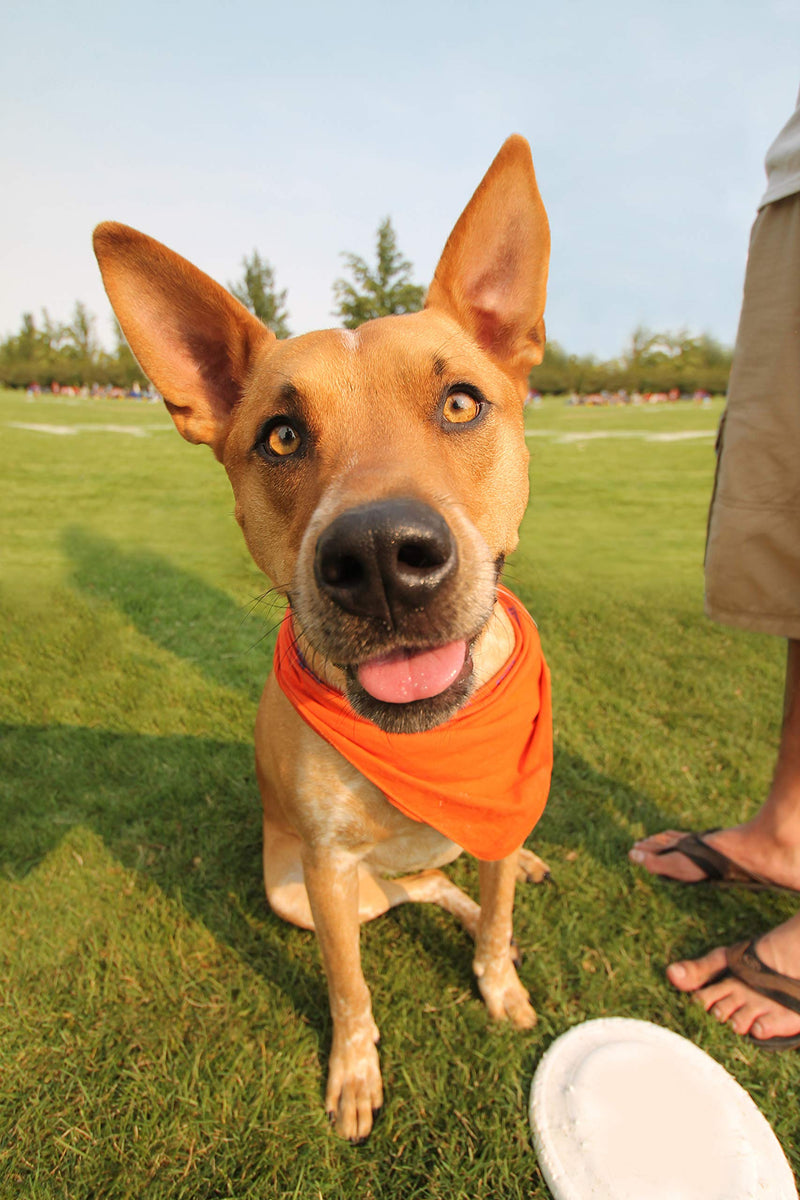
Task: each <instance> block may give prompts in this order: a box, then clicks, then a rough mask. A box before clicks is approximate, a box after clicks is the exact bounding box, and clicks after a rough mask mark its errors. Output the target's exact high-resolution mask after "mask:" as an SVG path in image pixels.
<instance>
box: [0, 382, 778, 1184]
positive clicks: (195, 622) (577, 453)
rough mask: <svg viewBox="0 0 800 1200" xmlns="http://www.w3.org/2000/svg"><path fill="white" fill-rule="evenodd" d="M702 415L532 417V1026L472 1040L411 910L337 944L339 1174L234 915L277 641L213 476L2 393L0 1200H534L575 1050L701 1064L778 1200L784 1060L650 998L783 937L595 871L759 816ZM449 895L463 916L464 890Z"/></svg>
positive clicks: (137, 430)
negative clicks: (671, 968) (263, 693)
mask: <svg viewBox="0 0 800 1200" xmlns="http://www.w3.org/2000/svg"><path fill="white" fill-rule="evenodd" d="M719 411H720V406H719V404H718V403H715V404H714V405H712V406H711V407H708V408H702V407H696V406H694V405H689V404H684V403H681V404H679V405H676V406H673V407H670V408H669V409H664V408H658V409H649V408H647V409H625V410H616V409H614V410H612V409H600V410H586V409H567V408H564V407H563V406H562V405H561V404H559V403H558V402H555V401H545V402H544V403H543V404H542V405H541V406H540V407H538V408H536V409H532V410H531V411H530V412H529V415H528V425H529V428H530V430H531V437H530V445H531V450H532V462H531V472H532V480H533V488H534V491H533V498H532V502H531V505H530V509H529V512H528V515H527V517H526V520H525V524H524V529H523V537H522V545H521V549H520V551H519V553H518V554H517V555H516V556H515V558H514V560H513V561H512V562H511V563H510V564H509V568H508V572H507V580H508V582H509V584H510V585H511V586H512V587H513V588H515V589H516V590H517V591H518V592H519V594H520V595H521V597H522V598H523V599H524V600H525V602H526V603H527V604H528V606H529V607H530V609H531V611H532V612H533V613H534V615H535V616H536V618H537V620H538V622H539V627H540V631H541V635H542V641H543V644H544V647H545V651H546V653H547V655H548V658H549V660H550V665H551V668H552V672H553V680H554V704H555V723H556V762H555V774H554V782H553V789H552V793H551V799H550V803H549V806H548V809H547V811H546V813H545V816H544V818H543V819H542V821H541V823H540V825H539V827H538V828H537V830H536V833H535V837H534V839H533V842H532V844H533V845H534V846H535V848H536V850H537V851H538V852H539V853H540V854H542V855H543V856H544V857H545V858H546V859H547V860H548V861H549V862H550V865H551V867H552V872H553V882H552V883H551V884H549V885H544V886H542V887H538V888H536V887H528V888H525V889H520V891H519V893H518V902H517V909H516V934H517V939H518V941H519V943H520V945H521V947H522V948H523V950H524V953H525V960H524V963H523V966H522V969H521V976H522V979H523V982H524V983H525V985H526V986H527V987H528V988H529V989H530V991H531V995H532V999H533V1003H534V1005H535V1007H536V1008H537V1010H538V1012H539V1017H540V1020H539V1025H538V1027H537V1028H536V1029H535V1030H534V1031H533V1032H532V1033H531V1034H528V1035H519V1034H516V1033H513V1032H511V1031H510V1030H507V1029H504V1028H493V1027H490V1026H489V1024H488V1021H487V1019H486V1016H485V1013H484V1009H483V1007H482V1004H481V1002H480V1000H479V998H478V995H477V991H476V988H475V986H474V984H473V982H472V978H471V969H470V963H471V948H470V944H469V941H468V939H467V937H466V935H465V934H464V933H463V932H462V931H461V929H460V928H459V927H457V926H456V924H455V923H454V922H453V921H452V920H451V919H450V918H448V917H447V916H445V915H444V914H443V913H441V912H440V911H439V910H434V909H431V910H428V909H426V908H423V907H412V906H406V907H405V908H402V909H399V910H398V911H396V912H394V913H392V914H390V915H388V916H386V917H384V918H382V919H381V920H380V921H378V922H376V923H374V924H372V925H371V926H369V927H367V928H366V929H365V930H364V932H363V935H362V946H363V955H364V965H365V972H366V975H367V978H368V980H369V981H370V983H371V985H372V991H373V1002H374V1009H375V1015H376V1018H377V1021H378V1024H379V1026H380V1028H381V1031H382V1045H381V1057H382V1064H383V1072H384V1081H385V1084H386V1090H387V1102H386V1106H385V1108H384V1111H383V1113H382V1115H381V1117H380V1119H379V1121H378V1123H377V1126H376V1129H375V1131H374V1133H373V1135H372V1137H371V1138H370V1139H369V1141H368V1142H367V1143H366V1144H365V1145H363V1146H359V1147H351V1146H349V1145H347V1144H342V1143H340V1142H339V1141H338V1140H337V1139H336V1138H335V1137H334V1135H333V1134H332V1133H331V1131H330V1129H329V1128H328V1125H327V1122H326V1120H325V1117H324V1113H323V1106H322V1092H323V1087H324V1077H325V1071H326V1067H327V1055H328V1051H329V1045H330V1022H329V1017H328V1011H327V1003H326V991H325V986H324V981H323V977H322V970H321V965H320V960H319V955H318V952H317V948H316V944H315V941H314V938H313V937H312V936H311V935H309V934H306V933H303V932H302V931H300V930H298V929H294V928H292V927H289V926H287V925H284V924H282V923H281V922H280V921H279V920H278V919H277V918H275V917H274V916H273V915H272V914H271V913H270V912H269V910H268V908H267V905H266V902H265V900H264V897H263V891H262V884H261V865H260V814H259V804H258V798H257V792H256V785H255V779H254V772H253V763H252V750H251V744H252V725H253V720H254V714H255V706H256V703H257V699H258V695H259V693H260V689H261V685H262V683H263V680H264V677H265V676H266V673H267V671H268V668H269V663H270V655H271V648H272V644H273V634H274V630H275V626H276V620H277V617H278V615H279V613H278V612H276V611H275V610H274V609H273V608H272V607H271V606H270V604H269V602H261V603H259V602H257V597H259V596H260V595H261V594H262V593H263V591H264V589H265V586H266V585H265V584H264V582H263V580H262V577H261V576H259V574H258V573H257V571H256V569H255V567H254V566H253V565H252V564H251V562H250V559H249V557H248V555H247V552H246V550H245V547H244V544H243V541H242V539H241V537H240V534H239V531H238V529H237V527H236V523H235V521H234V519H233V513H232V508H233V506H232V502H231V497H230V493H229V489H228V484H227V481H226V479H225V477H224V474H223V472H222V471H221V470H220V469H219V467H217V466H216V464H215V463H214V461H213V459H212V457H211V455H210V453H209V452H208V451H207V450H205V449H202V448H201V449H194V448H189V447H187V446H186V445H185V443H183V442H182V441H181V439H180V438H179V437H178V436H177V434H176V433H175V432H174V430H173V429H172V426H171V423H170V421H169V419H168V417H167V415H166V413H165V412H164V411H163V410H162V409H161V408H159V407H156V406H151V405H142V404H135V403H133V402H125V401H101V400H98V401H89V400H86V401H81V400H71V401H64V400H61V401H59V400H57V399H55V398H53V399H49V398H48V399H38V400H36V401H35V402H28V401H26V400H25V398H24V396H20V395H19V394H16V395H12V394H11V393H0V437H1V438H2V447H3V449H2V456H3V489H2V494H1V495H0V506H2V524H1V528H2V538H1V539H0V556H2V557H1V558H0V580H1V581H2V584H1V585H0V586H1V588H2V590H1V591H0V655H1V670H2V677H1V682H0V706H1V711H0V721H1V722H2V724H1V725H0V868H1V870H2V874H1V875H0V913H1V914H2V917H0V1022H1V1023H2V1029H0V1080H2V1085H1V1086H0V1198H2V1200H5V1198H6V1197H14V1198H17V1197H20V1198H30V1200H49V1198H50V1197H54V1198H55V1197H64V1198H67V1197H68V1198H69V1200H89V1198H92V1200H95V1198H101V1197H102V1198H105V1197H115V1198H116V1197H131V1198H136V1200H140V1198H141V1197H147V1198H148V1200H162V1198H167V1197H169V1198H173V1197H175V1198H178V1197H180V1198H187V1200H188V1198H192V1200H194V1198H198V1200H199V1198H201V1197H202V1198H210V1197H223V1196H233V1197H237V1198H239V1200H244V1198H255V1197H260V1198H263V1197H281V1198H283V1197H286V1198H288V1197H300V1198H302V1200H305V1198H309V1200H315V1198H316V1197H325V1198H326V1200H328V1198H330V1197H337V1198H338V1197H346V1198H350V1197H353V1198H358V1200H370V1198H378V1197H380V1198H384V1197H390V1196H391V1197H399V1198H402V1200H411V1198H423V1197H425V1198H429V1197H436V1198H439V1197H441V1198H446V1200H450V1198H454V1200H457V1198H462V1197H463V1198H467V1197H469V1198H470V1200H475V1198H479V1197H485V1198H489V1197H492V1198H496V1197H503V1198H505V1197H523V1196H524V1197H545V1196H546V1195H547V1191H546V1188H545V1185H544V1183H543V1182H542V1180H541V1177H540V1175H539V1172H538V1168H537V1165H536V1160H535V1156H534V1154H533V1150H532V1147H531V1140H530V1134H529V1129H528V1125H527V1115H526V1108H527V1094H528V1089H529V1086H530V1081H531V1078H532V1075H533V1072H534V1070H535V1067H536V1065H537V1063H538V1061H539V1059H540V1058H541V1055H542V1054H543V1052H544V1051H545V1049H546V1048H547V1047H548V1046H549V1045H550V1043H551V1042H552V1040H553V1038H554V1037H556V1036H557V1035H558V1034H560V1033H562V1032H563V1031H564V1030H566V1029H567V1028H569V1027H570V1026H572V1025H574V1024H575V1023H576V1022H579V1021H582V1020H584V1019H586V1018H590V1017H599V1016H605V1015H618V1016H633V1017H640V1018H644V1019H649V1020H654V1021H657V1022H660V1023H662V1024H664V1025H666V1026H668V1027H669V1028H671V1029H675V1030H677V1031H678V1032H680V1033H683V1034H685V1035H686V1036H688V1037H690V1038H692V1039H693V1040H695V1041H696V1042H697V1043H698V1044H699V1045H700V1046H702V1047H703V1048H704V1049H706V1050H708V1051H709V1052H710V1053H711V1054H712V1055H713V1056H714V1057H715V1058H716V1059H718V1060H719V1061H720V1062H721V1063H723V1064H724V1066H725V1067H727V1068H728V1070H730V1071H731V1072H732V1074H733V1075H734V1076H735V1077H736V1078H737V1079H738V1080H739V1081H740V1082H741V1083H742V1084H743V1085H744V1086H745V1087H746V1088H747V1089H748V1090H749V1091H750V1093H751V1095H752V1096H753V1097H754V1099H755V1100H756V1102H757V1103H758V1104H759V1105H760V1107H761V1109H762V1111H763V1112H764V1113H765V1115H766V1116H767V1117H768V1119H769V1120H770V1121H771V1122H772V1124H773V1127H774V1128H775V1130H776V1132H777V1133H778V1136H779V1137H780V1139H781V1141H782V1144H783V1146H784V1148H785V1149H786V1151H787V1153H788V1154H789V1156H790V1158H791V1161H792V1164H793V1166H794V1168H795V1170H796V1171H797V1170H798V1169H800V1140H799V1136H798V1135H800V1108H798V1104H797V1095H796V1088H797V1083H798V1080H799V1079H800V1059H798V1057H797V1056H796V1055H792V1054H784V1055H768V1054H766V1053H764V1052H763V1051H762V1052H759V1050H758V1049H757V1048H755V1047H752V1046H750V1045H748V1044H745V1043H742V1042H740V1041H738V1040H737V1039H736V1038H735V1036H734V1035H733V1034H731V1033H730V1032H728V1031H727V1030H725V1029H720V1028H718V1027H716V1025H715V1024H714V1022H712V1021H711V1020H710V1019H708V1018H706V1017H705V1015H704V1014H703V1013H702V1012H701V1011H699V1010H698V1009H697V1008H696V1007H695V1006H693V1005H692V1004H691V1003H690V1002H688V1001H687V1000H685V999H683V998H682V997H680V996H679V995H677V994H676V993H674V992H673V991H672V989H671V988H670V987H669V986H668V985H667V983H666V981H665V979H664V973H663V968H664V965H665V963H666V962H668V961H669V960H670V959H671V958H672V957H675V956H678V955H686V954H692V953H695V952H699V951H701V950H702V949H704V948H706V947H708V946H710V945H712V944H718V943H720V942H729V941H732V940H734V939H738V938H740V937H742V936H744V935H747V934H753V933H755V932H757V931H758V930H761V929H763V928H765V927H767V926H769V925H770V924H774V923H775V922H777V921H778V920H781V919H783V918H785V917H786V916H787V915H789V913H790V912H791V911H792V903H791V901H790V900H788V899H786V898H781V897H779V896H771V895H763V896H754V895H749V894H747V893H744V894H734V893H727V894H723V893H719V892H703V891H700V890H696V889H695V890H682V889H679V888H671V887H669V885H666V884H663V883H659V882H658V881H654V880H652V879H650V878H649V877H646V876H643V875H642V874H640V873H637V872H636V871H635V870H634V869H633V868H631V867H629V865H628V863H627V860H626V857H625V856H626V851H627V849H628V847H629V845H630V843H631V841H632V839H633V838H634V837H636V836H637V835H639V834H641V833H643V832H644V831H651V830H656V829H659V828H661V827H665V826H667V825H678V826H687V827H697V828H703V827H707V826H709V825H712V824H714V823H719V822H721V821H732V820H736V819H740V818H742V817H743V816H745V815H746V814H748V813H750V812H752V811H753V810H754V809H755V808H756V807H757V806H758V805H759V803H760V801H761V798H762V797H763V794H764V791H765V788H766V786H767V784H768V781H769V774H770V770H771V764H772V756H773V750H774V746H775V744H776V739H777V734H778V720H779V713H780V698H781V693H782V655H783V649H782V647H781V646H780V644H779V643H778V642H777V640H775V639H769V638H758V637H751V636H746V635H743V634H739V633H736V632H734V631H731V630H726V629H724V628H722V627H718V626H713V625H712V624H711V623H710V622H708V621H706V620H705V618H704V617H703V616H702V556H703V540H704V531H705V516H706V506H707V501H708V496H709V492H710V488H711V482H712V476H713V431H714V429H715V426H716V423H717V420H718V418H719ZM43 426H47V427H50V428H49V429H44V428H42V427H43ZM54 430H61V431H62V432H56V431H54ZM64 430H67V432H64ZM452 870H453V873H454V876H455V877H456V878H457V880H458V881H459V882H461V883H462V884H463V885H464V886H465V887H466V888H467V889H468V890H474V888H475V884H476V879H475V872H474V866H473V865H471V864H470V863H468V862H466V861H462V862H459V863H458V864H456V865H455V867H454V868H452ZM710 1152H712V1153H713V1148H710ZM643 1200H644V1198H643Z"/></svg>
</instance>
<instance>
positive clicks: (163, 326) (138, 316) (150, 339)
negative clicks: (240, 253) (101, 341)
mask: <svg viewBox="0 0 800 1200" xmlns="http://www.w3.org/2000/svg"><path fill="white" fill-rule="evenodd" d="M94 252H95V254H96V255H97V261H98V262H99V264H100V270H101V272H102V275H103V282H104V284H105V286H106V291H107V292H108V296H109V299H110V301H111V305H112V307H113V309H114V312H115V313H116V314H117V317H118V318H119V323H120V325H121V326H122V331H123V333H124V334H125V337H126V338H127V339H128V342H129V344H130V347H131V349H132V350H133V353H134V354H135V355H136V358H137V359H138V360H139V363H140V364H141V367H142V370H143V371H144V372H145V374H146V375H147V376H148V377H149V378H150V379H151V380H152V381H153V383H154V384H155V385H156V387H157V388H158V390H159V391H160V392H161V394H162V396H163V397H164V400H165V402H166V405H167V408H168V409H169V411H170V414H171V415H172V419H173V421H174V422H175V424H176V426H177V427H178V431H179V432H180V433H181V434H182V435H183V436H184V437H185V438H186V440H187V441H189V442H205V443H206V445H208V446H211V448H212V450H213V451H214V453H215V454H216V456H217V458H221V457H222V450H223V447H224V445H225V438H226V436H227V433H228V428H229V423H230V417H231V414H232V412H233V409H234V407H235V406H236V404H237V403H238V401H239V400H240V398H241V395H242V390H243V388H244V385H245V382H246V380H247V377H248V374H249V371H250V368H251V366H252V363H253V359H254V357H255V355H256V354H257V353H258V351H259V350H261V349H262V348H263V347H264V346H267V345H269V344H271V343H273V342H274V341H275V335H274V334H273V333H272V332H271V331H270V330H269V329H267V328H266V326H265V325H262V324H261V322H260V321H259V320H258V318H257V317H254V316H253V315H252V313H249V312H248V311H247V309H246V308H245V307H244V305H242V304H240V303H239V301H238V300H235V299H234V298H233V296H231V295H230V293H229V292H226V290H225V288H223V287H221V286H220V285H219V284H218V283H215V282H214V280H213V279H210V278H209V277H208V275H204V274H203V272H202V271H199V270H198V269H197V267H194V266H192V264H191V263H190V262H187V260H186V259H185V258H181V256H180V255H179V254H175V252H174V251H172V250H168V249H167V247H166V246H162V245H161V243H160V242H157V241H155V240H154V239H153V238H150V237H147V236H146V235H145V234H143V233H138V232H137V230H135V229H131V228H130V227H129V226H127V225H118V224H116V223H115V222H113V221H107V222H105V223H104V224H102V225H98V227H97V229H95V231H94Z"/></svg>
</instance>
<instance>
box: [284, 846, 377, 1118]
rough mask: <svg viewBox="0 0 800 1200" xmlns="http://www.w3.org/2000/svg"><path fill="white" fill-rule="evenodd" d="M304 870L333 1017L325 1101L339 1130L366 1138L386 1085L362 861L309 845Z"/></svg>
mask: <svg viewBox="0 0 800 1200" xmlns="http://www.w3.org/2000/svg"><path fill="white" fill-rule="evenodd" d="M303 870H304V874H305V883H306V889H307V891H308V897H309V900H310V902H311V911H312V913H313V916H314V927H315V929H316V931H317V937H318V939H319V945H320V950H321V952H322V961H323V965H324V967H325V974H326V976H327V980H328V996H329V999H330V1006H331V1016H332V1018H333V1045H332V1047H331V1058H330V1064H329V1068H328V1086H327V1090H326V1093H325V1107H326V1110H327V1112H328V1116H329V1117H330V1119H331V1120H332V1121H334V1122H335V1125H336V1132H337V1133H338V1134H340V1135H341V1136H342V1137H345V1138H348V1139H349V1140H350V1141H361V1140H362V1139H363V1138H365V1137H366V1136H367V1134H368V1133H369V1132H370V1130H371V1129H372V1121H373V1116H374V1114H375V1112H376V1111H377V1110H378V1109H379V1108H380V1107H381V1105H382V1103H383V1085H382V1083H381V1069H380V1062H379V1060H378V1051H377V1050H376V1049H375V1043H376V1042H377V1041H378V1028H377V1026H376V1024H375V1022H374V1020H373V1019H372V1004H371V1001H370V995H369V990H368V988H367V984H366V981H365V979H364V975H363V973H362V971H361V954H360V950H359V920H358V861H357V859H356V858H355V857H354V856H353V855H350V854H347V853H345V852H342V851H341V850H335V851H334V850H324V851H319V850H317V851H307V852H306V853H304V855H303Z"/></svg>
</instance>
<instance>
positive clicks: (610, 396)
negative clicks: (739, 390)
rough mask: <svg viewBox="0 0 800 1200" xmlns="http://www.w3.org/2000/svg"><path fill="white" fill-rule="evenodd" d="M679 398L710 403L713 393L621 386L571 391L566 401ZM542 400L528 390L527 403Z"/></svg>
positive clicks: (664, 401)
mask: <svg viewBox="0 0 800 1200" xmlns="http://www.w3.org/2000/svg"><path fill="white" fill-rule="evenodd" d="M678 400H689V401H692V402H693V403H694V404H710V403H711V393H710V392H706V391H703V390H699V391H696V392H692V394H691V395H688V394H687V393H686V392H682V391H681V390H680V388H671V389H670V390H669V391H668V392H628V391H626V390H625V388H620V389H619V391H616V392H609V391H602V392H570V394H569V395H568V396H567V397H566V399H565V401H564V403H565V404H568V405H570V406H574V405H579V404H581V405H583V404H585V405H589V406H608V405H615V404H674V403H676V402H677V401H678ZM541 402H542V396H541V392H538V391H536V390H535V389H532V390H531V391H530V392H528V396H527V399H526V401H525V403H526V404H528V405H531V404H532V405H537V404H541Z"/></svg>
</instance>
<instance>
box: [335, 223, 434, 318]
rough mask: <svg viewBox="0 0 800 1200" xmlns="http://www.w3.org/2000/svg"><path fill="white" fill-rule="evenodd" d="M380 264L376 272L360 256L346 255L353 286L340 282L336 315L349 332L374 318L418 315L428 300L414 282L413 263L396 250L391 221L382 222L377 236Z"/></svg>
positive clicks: (344, 257)
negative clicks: (412, 275) (398, 314)
mask: <svg viewBox="0 0 800 1200" xmlns="http://www.w3.org/2000/svg"><path fill="white" fill-rule="evenodd" d="M376 251H377V264H376V266H375V269H374V270H373V269H372V268H371V267H369V266H368V264H367V263H366V262H365V261H364V259H363V258H361V257H360V256H359V255H358V254H349V253H347V254H343V255H342V258H343V259H344V260H345V262H346V263H347V268H348V270H349V271H350V272H351V274H352V276H353V281H354V282H353V283H351V282H349V280H347V279H337V280H336V281H335V282H334V285H333V292H334V296H335V297H336V309H335V310H334V313H335V315H336V316H338V317H341V319H342V324H343V325H344V326H345V328H346V329H357V328H358V326H359V325H363V323H364V322H365V321H370V320H372V318H373V317H389V316H392V315H393V314H395V313H408V312H418V311H419V309H421V308H422V304H423V301H424V299H425V288H424V287H422V286H421V285H420V284H418V283H412V282H411V271H412V269H413V268H412V265H411V263H410V262H409V261H408V260H407V259H405V258H403V256H402V254H401V253H400V251H399V250H398V248H397V238H396V236H395V232H394V229H393V228H392V222H391V220H390V218H389V217H387V218H386V219H385V220H384V221H381V223H380V225H379V226H378V236H377V247H376Z"/></svg>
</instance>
